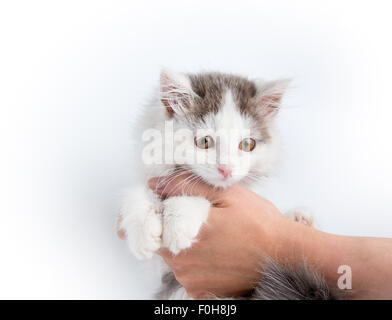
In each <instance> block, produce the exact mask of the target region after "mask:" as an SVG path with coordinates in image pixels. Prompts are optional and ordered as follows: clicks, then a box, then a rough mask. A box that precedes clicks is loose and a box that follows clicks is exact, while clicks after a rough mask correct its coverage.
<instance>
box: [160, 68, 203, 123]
mask: <svg viewBox="0 0 392 320" xmlns="http://www.w3.org/2000/svg"><path fill="white" fill-rule="evenodd" d="M160 90H161V96H160V98H161V102H162V104H163V106H165V107H166V110H167V112H168V115H169V117H173V116H174V115H175V114H178V113H185V112H187V110H189V108H190V107H191V104H192V100H193V99H194V97H195V96H196V94H195V93H194V92H193V90H192V88H191V83H190V80H189V78H188V77H187V76H186V75H184V74H180V73H174V72H171V71H168V70H162V71H161V78H160Z"/></svg>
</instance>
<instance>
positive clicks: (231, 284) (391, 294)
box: [118, 177, 392, 299]
mask: <svg viewBox="0 0 392 320" xmlns="http://www.w3.org/2000/svg"><path fill="white" fill-rule="evenodd" d="M185 178H186V177H182V178H178V179H177V180H173V181H171V182H170V183H169V184H164V183H162V181H160V180H159V179H158V178H153V179H151V180H150V181H149V186H150V188H151V189H152V190H154V191H155V192H156V193H157V194H159V195H160V196H161V197H163V198H166V197H170V196H176V195H183V194H187V195H195V196H203V197H205V198H207V199H208V200H210V201H211V202H212V203H213V205H212V207H211V209H210V213H209V217H208V220H207V223H206V224H205V225H204V226H203V227H202V229H201V230H200V232H199V235H198V238H197V241H196V242H195V243H194V244H193V245H192V247H191V248H189V249H187V250H184V251H182V252H180V253H179V254H178V255H176V256H174V255H173V254H171V253H170V252H169V251H168V250H166V249H161V250H160V252H159V254H160V255H161V256H162V257H163V258H164V260H165V261H166V263H167V264H168V265H169V266H170V268H171V269H172V270H173V272H174V274H175V276H176V279H177V280H178V281H179V282H180V283H181V284H182V285H183V286H184V287H185V289H186V290H187V292H188V294H189V295H190V296H191V297H193V298H203V297H206V295H208V294H209V293H212V294H215V295H217V296H220V297H225V296H240V295H243V294H246V293H247V292H249V291H250V290H251V289H252V288H253V286H254V284H255V283H257V282H258V281H259V280H260V277H261V276H260V273H259V272H258V270H260V268H261V263H262V260H263V257H265V256H268V257H271V258H273V259H275V260H276V261H278V262H279V263H283V264H288V265H295V264H297V263H300V262H302V261H304V260H305V261H306V262H307V263H308V264H310V265H311V266H313V267H316V268H317V269H318V270H319V271H320V272H321V273H322V274H323V275H324V276H325V278H326V280H327V281H328V282H329V284H330V285H331V286H332V287H336V288H338V287H337V281H338V278H339V277H340V276H341V275H342V274H338V268H339V266H341V265H348V266H350V267H351V270H352V290H345V293H346V294H347V296H346V298H350V299H392V239H383V238H364V237H349V236H338V235H333V234H329V233H325V232H322V231H319V230H316V229H314V228H311V227H309V226H306V225H303V224H301V223H297V222H294V221H291V220H289V219H287V218H286V217H284V216H283V215H282V214H281V213H280V212H279V210H278V209H277V208H276V207H275V206H274V205H273V204H272V203H271V202H270V201H268V200H266V199H264V198H262V197H260V196H258V195H257V194H255V193H253V192H251V191H249V190H247V189H245V188H243V187H241V186H239V185H233V186H231V187H230V188H228V189H225V190H221V189H218V190H217V189H213V188H212V187H211V186H208V185H206V184H203V183H200V184H199V185H197V186H193V185H192V187H191V188H190V187H189V188H187V185H186V184H185V185H183V186H182V188H181V190H178V188H176V185H178V184H179V183H180V182H183V180H184V179H185ZM118 235H119V237H120V238H121V239H125V238H126V236H125V234H124V233H123V232H122V231H121V230H119V231H118Z"/></svg>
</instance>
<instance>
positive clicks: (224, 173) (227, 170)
mask: <svg viewBox="0 0 392 320" xmlns="http://www.w3.org/2000/svg"><path fill="white" fill-rule="evenodd" d="M218 171H219V172H220V173H221V174H222V176H223V177H224V178H225V179H227V178H228V177H229V176H231V172H232V170H231V168H229V167H227V166H220V167H219V168H218Z"/></svg>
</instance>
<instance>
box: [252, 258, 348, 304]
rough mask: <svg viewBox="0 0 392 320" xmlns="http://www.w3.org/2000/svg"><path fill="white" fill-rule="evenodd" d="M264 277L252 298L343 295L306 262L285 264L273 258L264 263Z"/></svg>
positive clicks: (317, 298)
mask: <svg viewBox="0 0 392 320" xmlns="http://www.w3.org/2000/svg"><path fill="white" fill-rule="evenodd" d="M261 274H262V278H261V279H260V281H259V283H258V284H257V286H256V287H255V289H254V290H253V292H252V295H251V296H250V297H249V298H248V299H251V300H339V299H341V298H342V297H341V295H340V294H338V292H337V290H336V289H334V288H331V287H330V286H329V285H328V283H327V281H326V280H325V279H324V277H323V276H322V275H321V274H320V273H318V272H317V271H315V270H313V269H311V268H310V267H309V266H308V265H307V264H306V263H301V264H300V265H297V266H296V267H295V268H294V267H286V266H283V265H281V264H279V263H277V262H275V261H273V260H271V259H267V260H265V262H264V264H263V271H262V272H261Z"/></svg>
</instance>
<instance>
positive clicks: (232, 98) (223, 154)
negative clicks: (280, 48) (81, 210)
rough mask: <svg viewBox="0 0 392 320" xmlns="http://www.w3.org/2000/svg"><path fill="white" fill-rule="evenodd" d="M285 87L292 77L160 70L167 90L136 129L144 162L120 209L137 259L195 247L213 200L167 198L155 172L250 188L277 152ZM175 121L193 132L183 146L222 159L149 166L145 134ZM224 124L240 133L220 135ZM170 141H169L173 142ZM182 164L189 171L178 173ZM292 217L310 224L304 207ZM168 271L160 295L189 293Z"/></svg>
mask: <svg viewBox="0 0 392 320" xmlns="http://www.w3.org/2000/svg"><path fill="white" fill-rule="evenodd" d="M286 86H287V81H275V82H260V81H258V82H253V81H249V80H247V79H245V78H242V77H237V76H232V75H226V74H219V73H206V74H199V75H182V74H171V73H168V72H163V73H162V74H161V90H160V93H159V94H157V96H156V97H155V98H154V99H153V100H152V102H151V103H150V105H149V106H147V108H145V110H144V114H143V116H142V119H141V121H140V122H139V123H138V127H137V131H136V132H138V133H139V134H140V136H139V137H138V138H136V139H135V142H136V145H135V147H134V150H135V155H136V156H135V158H136V159H140V161H139V162H138V163H137V165H136V167H135V169H134V172H135V174H134V180H133V182H132V185H133V187H132V188H131V189H129V190H127V192H126V195H125V197H124V201H123V205H122V208H121V217H122V222H121V228H122V229H123V230H125V231H126V234H127V238H128V244H129V247H130V249H131V251H132V253H133V254H134V255H135V256H136V257H137V258H139V259H146V258H151V257H152V256H153V255H154V253H155V252H156V251H157V250H158V249H160V248H161V247H166V248H168V249H169V250H170V251H171V252H173V253H174V254H177V253H178V252H180V251H181V250H184V249H186V248H189V247H190V246H191V244H192V242H194V241H195V238H196V236H197V234H198V232H199V230H200V228H201V226H202V225H203V223H204V222H205V221H206V219H207V217H208V212H209V209H210V205H211V204H210V202H209V201H208V200H206V199H205V198H203V197H195V196H177V197H171V198H168V199H166V200H161V199H160V198H159V197H158V196H156V195H155V194H154V193H153V192H152V191H151V190H149V189H148V187H147V181H148V179H149V178H151V177H154V176H169V179H170V178H171V177H175V176H178V175H181V174H184V172H187V173H188V174H189V173H190V174H191V176H190V178H188V181H193V182H194V183H197V182H198V181H201V180H203V181H204V182H207V183H208V184H210V185H212V186H215V187H223V188H226V187H229V186H230V185H231V184H233V183H241V184H244V185H246V186H247V187H248V188H249V187H251V186H252V184H254V183H255V182H256V183H257V182H258V181H259V180H260V178H262V177H265V176H267V175H268V174H269V173H270V172H271V170H272V169H273V167H274V164H275V161H276V155H277V150H278V140H277V136H276V132H275V130H276V129H275V115H276V113H277V110H278V108H279V106H280V100H281V97H282V94H283V92H284V90H285V89H286ZM170 126H173V129H174V132H178V131H179V130H182V129H183V130H188V132H189V131H190V132H191V135H185V136H184V140H183V142H184V146H185V147H184V150H186V151H187V152H190V154H191V155H194V156H199V157H200V159H203V160H206V159H210V157H212V158H214V159H215V160H216V161H215V163H203V164H200V163H190V162H189V161H185V163H178V159H177V158H176V157H175V159H174V162H172V163H167V161H166V163H165V160H168V159H167V158H165V155H164V154H163V155H162V157H163V163H161V164H159V163H150V164H148V163H146V162H148V161H146V157H143V160H142V159H141V157H140V155H141V154H144V155H145V153H146V152H145V151H146V142H143V141H142V135H143V134H145V133H146V132H148V130H150V131H151V128H154V129H155V130H157V132H161V133H162V136H164V134H163V133H165V134H166V135H167V134H168V127H170ZM225 130H231V131H230V132H233V131H235V133H234V134H230V136H229V135H228V134H225V133H223V134H221V132H224V131H225ZM200 131H202V132H207V133H205V134H206V135H207V134H208V136H206V137H209V138H208V139H210V140H209V141H212V142H213V145H212V142H211V145H212V147H208V148H205V149H209V150H208V152H207V150H205V149H204V148H201V149H200V148H195V143H196V144H197V142H196V141H198V139H204V138H205V137H201V138H200V136H199V134H200V133H199V132H200ZM218 133H219V134H218ZM244 137H245V138H244ZM144 138H146V136H145V137H144ZM241 139H242V140H241ZM244 139H245V140H246V141H247V142H249V141H250V140H254V141H255V145H256V146H255V147H254V149H252V150H250V149H249V144H246V146H247V147H248V149H246V152H245V151H244V150H245V149H241V150H239V149H238V148H239V147H238V146H239V144H240V145H241V148H243V141H245V140H244ZM249 139H250V140H249ZM202 142H203V143H205V142H206V140H202ZM163 145H164V146H165V147H167V145H168V144H167V141H165V142H163ZM204 146H205V145H204ZM223 146H225V147H224V148H223ZM158 149H159V147H158ZM154 150H156V149H154ZM164 151H165V150H164ZM169 160H170V159H169ZM179 167H180V168H181V169H182V170H184V171H178V170H177V169H178V168H179ZM291 217H292V218H293V219H297V220H300V219H302V218H303V219H305V221H307V222H310V220H308V218H307V217H306V216H305V215H303V214H302V213H298V212H294V213H291ZM163 268H164V269H165V267H163ZM274 270H275V269H274ZM168 272H170V271H169V270H168V269H166V270H164V273H166V275H165V276H164V279H163V284H164V286H163V287H162V289H161V290H160V297H161V298H165V299H187V298H188V296H187V294H186V292H185V290H184V288H182V287H181V286H180V285H179V284H178V283H177V282H176V281H175V279H174V277H173V276H172V275H170V273H168ZM259 291H260V290H259ZM260 296H261V295H260Z"/></svg>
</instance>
